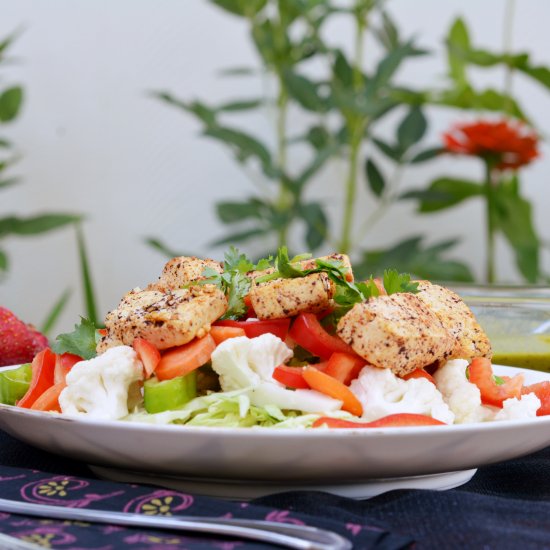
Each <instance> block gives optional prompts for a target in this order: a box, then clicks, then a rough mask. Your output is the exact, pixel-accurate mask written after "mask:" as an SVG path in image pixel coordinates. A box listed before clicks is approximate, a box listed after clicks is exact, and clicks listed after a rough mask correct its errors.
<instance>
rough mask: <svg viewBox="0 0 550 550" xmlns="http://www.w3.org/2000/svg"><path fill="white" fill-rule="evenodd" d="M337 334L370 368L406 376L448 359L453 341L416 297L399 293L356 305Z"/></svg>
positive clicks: (340, 323)
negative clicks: (384, 369) (382, 369)
mask: <svg viewBox="0 0 550 550" xmlns="http://www.w3.org/2000/svg"><path fill="white" fill-rule="evenodd" d="M337 333H338V335H339V336H340V338H342V340H344V342H346V343H347V344H349V345H350V346H351V347H352V348H353V350H354V351H355V352H356V353H357V354H358V355H360V356H361V357H362V358H363V359H365V360H366V361H367V362H368V363H370V364H371V365H374V366H375V367H380V368H386V369H391V370H392V371H393V372H394V373H395V374H396V375H398V376H404V375H406V374H408V373H410V372H412V371H414V370H416V369H417V368H422V367H425V366H427V365H430V364H432V363H433V362H434V361H438V360H442V359H445V358H447V357H448V356H449V354H450V353H451V351H452V349H453V347H454V338H453V337H452V336H451V334H450V333H449V332H448V331H447V330H446V328H445V327H444V326H443V324H442V323H441V321H440V320H439V318H438V317H437V315H436V314H435V313H433V312H432V311H431V310H430V309H429V308H428V307H427V306H426V305H425V304H424V303H423V302H422V301H421V300H420V299H419V298H418V297H417V296H416V295H415V294H411V293H397V294H392V295H390V296H379V297H377V298H371V299H369V300H367V301H366V302H363V303H360V304H356V305H355V306H354V307H353V308H352V309H351V310H350V311H349V312H348V313H346V315H344V316H343V317H342V319H340V321H339V323H338V327H337Z"/></svg>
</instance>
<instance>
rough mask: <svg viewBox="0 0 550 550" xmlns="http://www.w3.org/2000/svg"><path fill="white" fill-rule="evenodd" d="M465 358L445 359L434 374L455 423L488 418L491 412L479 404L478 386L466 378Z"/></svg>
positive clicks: (480, 420)
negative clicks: (453, 415)
mask: <svg viewBox="0 0 550 550" xmlns="http://www.w3.org/2000/svg"><path fill="white" fill-rule="evenodd" d="M467 366H468V361H466V360H465V359H453V360H452V361H447V362H446V363H445V364H444V365H443V366H442V367H440V368H439V369H438V370H437V371H436V372H435V374H434V380H435V383H436V385H437V389H438V390H439V391H440V392H441V393H442V395H443V399H444V400H445V402H446V403H447V405H449V408H450V409H451V411H453V413H454V414H455V424H466V423H469V422H482V421H484V420H489V419H490V418H491V416H492V412H491V410H490V409H489V408H488V407H484V406H483V405H482V404H481V393H480V391H479V388H478V387H477V386H476V385H475V384H472V383H471V382H468V379H467V378H466V367H467Z"/></svg>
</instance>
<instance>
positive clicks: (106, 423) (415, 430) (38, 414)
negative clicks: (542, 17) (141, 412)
mask: <svg viewBox="0 0 550 550" xmlns="http://www.w3.org/2000/svg"><path fill="white" fill-rule="evenodd" d="M16 367H17V365H14V366H9V367H2V368H0V372H2V371H3V370H5V369H6V370H10V369H12V368H16ZM493 367H496V369H497V372H500V373H501V374H506V373H507V374H515V373H520V374H521V373H525V372H528V373H531V374H536V375H538V376H540V377H541V378H542V379H543V381H544V380H548V381H550V373H545V372H543V371H535V370H532V369H524V368H521V367H512V366H507V365H493ZM502 371H504V372H502ZM4 413H7V414H10V415H11V414H13V415H22V416H25V417H28V416H30V417H31V418H32V417H35V418H39V419H42V420H44V421H46V420H51V421H53V422H71V423H80V424H83V425H88V426H93V427H95V428H107V429H111V430H113V429H114V430H123V431H136V432H139V431H146V432H149V431H153V432H157V433H158V432H165V433H171V432H175V433H181V432H182V430H183V431H185V432H189V433H192V434H194V435H200V434H205V433H206V434H211V435H224V436H229V435H233V436H239V437H244V438H247V437H249V436H250V435H254V434H256V436H257V435H258V434H262V436H265V437H268V438H273V439H277V438H282V437H285V438H288V437H300V438H303V437H304V435H305V434H307V436H306V437H308V438H310V439H317V438H323V439H325V438H334V437H336V438H341V437H353V438H357V437H373V436H374V435H378V436H381V437H387V438H391V437H398V436H399V437H403V436H407V437H414V436H415V435H427V434H433V435H435V434H451V433H455V432H456V433H468V432H479V431H482V432H483V431H487V430H490V431H493V430H495V431H502V430H504V431H506V430H508V429H511V428H521V427H527V426H529V427H531V426H533V425H536V424H540V425H542V426H546V425H550V415H548V416H537V417H535V418H527V419H518V420H499V421H486V422H470V423H465V424H449V425H444V426H403V427H384V428H369V429H365V428H315V429H311V428H303V427H299V428H277V427H266V426H251V427H223V426H189V425H178V424H153V423H149V422H140V421H124V420H107V419H98V418H87V417H86V416H85V415H84V414H82V415H68V414H59V413H55V412H45V411H34V410H31V409H24V408H20V407H17V406H15V405H5V404H2V403H0V415H1V414H4ZM548 444H549V445H550V440H549V442H548Z"/></svg>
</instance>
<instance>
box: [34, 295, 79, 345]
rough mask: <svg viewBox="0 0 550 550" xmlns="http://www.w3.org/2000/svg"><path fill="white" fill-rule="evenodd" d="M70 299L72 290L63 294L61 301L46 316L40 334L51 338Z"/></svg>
mask: <svg viewBox="0 0 550 550" xmlns="http://www.w3.org/2000/svg"><path fill="white" fill-rule="evenodd" d="M70 297H71V289H70V288H68V289H67V290H65V291H64V292H63V294H61V296H60V297H59V299H58V300H57V301H56V302H55V304H54V305H53V307H52V309H51V311H50V312H49V313H48V315H47V316H46V319H45V320H44V322H43V323H42V325H41V327H40V332H41V333H42V334H45V335H46V336H49V334H50V333H51V331H52V329H53V327H54V326H55V324H56V323H57V321H58V320H59V316H60V315H61V314H62V313H63V310H64V309H65V307H66V305H67V302H68V301H69V298H70Z"/></svg>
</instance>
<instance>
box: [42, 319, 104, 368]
mask: <svg viewBox="0 0 550 550" xmlns="http://www.w3.org/2000/svg"><path fill="white" fill-rule="evenodd" d="M100 338H101V335H100V334H99V331H98V330H97V328H96V326H95V324H94V323H93V322H92V321H90V320H89V319H86V318H85V317H81V318H80V323H79V324H78V325H75V326H74V330H73V332H67V333H64V334H60V335H59V336H58V337H57V338H56V339H55V342H54V343H53V344H52V346H51V349H52V351H53V352H54V353H59V354H61V353H74V354H75V355H79V356H80V357H82V358H83V359H92V358H93V357H95V356H96V355H97V352H96V346H97V343H98V342H99V339H100Z"/></svg>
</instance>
